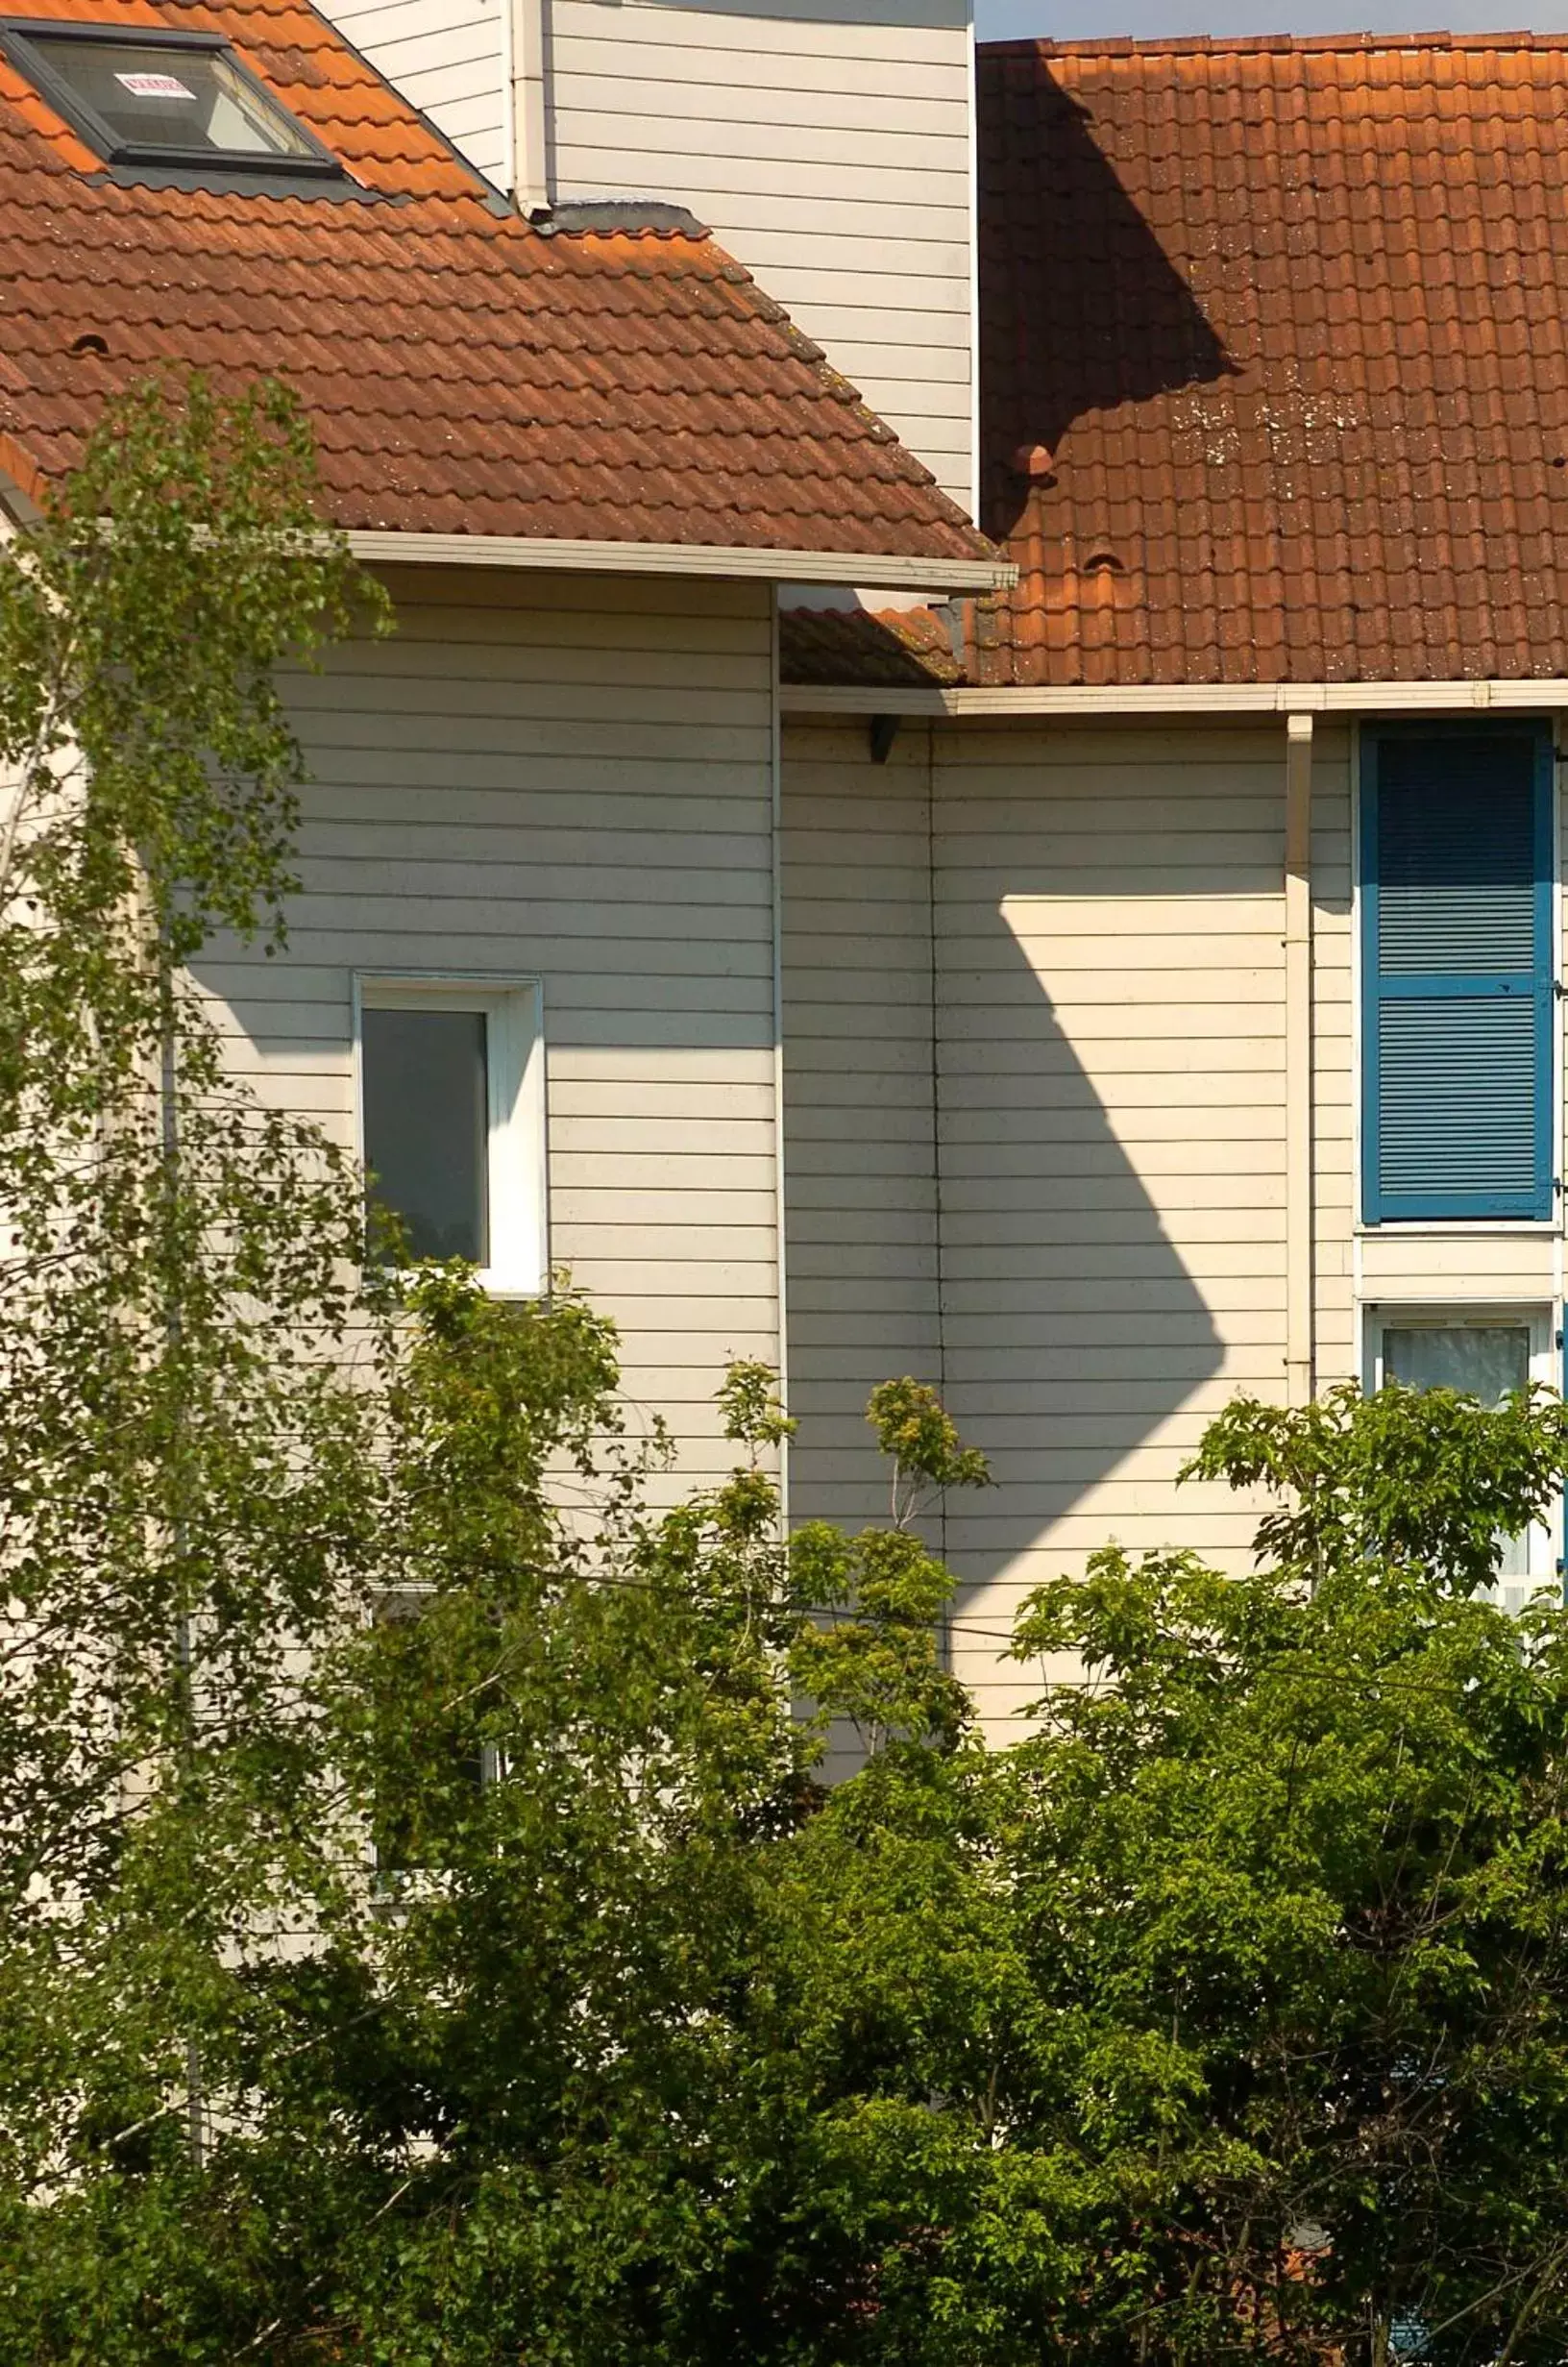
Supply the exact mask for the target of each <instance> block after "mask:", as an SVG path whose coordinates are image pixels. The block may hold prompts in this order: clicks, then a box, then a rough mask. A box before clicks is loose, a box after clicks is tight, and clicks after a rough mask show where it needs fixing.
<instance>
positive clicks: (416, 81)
mask: <svg viewBox="0 0 1568 2367" xmlns="http://www.w3.org/2000/svg"><path fill="white" fill-rule="evenodd" d="M318 4H319V6H320V8H321V12H322V14H323V15H324V16H326V17H328V18H329V19H330V20H331V23H332V24H334V25H336V27H337V28H338V30H339V32H340V33H343V34H345V35H346V36H347V37H348V38H349V39H350V40H351V41H353V42H354V43H355V46H356V47H357V48H358V49H360V50H361V51H362V52H363V53H364V55H365V56H366V57H367V58H368V59H369V60H370V62H371V63H372V65H374V66H376V67H377V68H378V69H379V71H380V73H382V74H384V75H385V76H386V78H387V80H388V81H389V82H394V83H396V84H397V86H398V87H399V88H400V89H401V90H402V91H403V93H404V96H405V97H406V98H409V99H411V100H412V101H413V103H414V105H415V106H416V107H419V108H422V109H423V110H424V111H425V113H426V114H428V115H429V118H430V120H431V122H432V123H433V124H435V125H436V126H437V128H438V129H439V130H440V131H443V132H444V133H445V134H446V136H447V137H448V138H449V139H450V140H451V141H452V142H453V145H454V146H455V147H457V148H460V149H461V150H462V152H463V154H464V156H466V157H467V159H468V160H469V162H470V163H471V164H474V165H476V166H477V167H478V170H479V171H480V172H481V173H483V174H485V175H486V176H487V177H488V179H490V180H491V181H493V182H495V183H496V185H498V186H499V187H505V186H506V185H508V182H509V177H510V163H509V159H510V152H511V139H510V131H509V126H508V123H507V110H508V107H509V104H510V98H509V93H508V90H507V87H506V84H507V76H506V62H505V61H506V45H505V34H504V12H505V9H506V7H507V5H508V0H318Z"/></svg>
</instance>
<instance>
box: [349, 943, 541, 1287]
mask: <svg viewBox="0 0 1568 2367" xmlns="http://www.w3.org/2000/svg"><path fill="white" fill-rule="evenodd" d="M354 1004H355V1084H356V1095H355V1098H356V1102H357V1110H358V1123H359V1155H360V1158H361V1160H362V1161H363V1164H364V1168H365V1172H366V1179H367V1185H366V1188H367V1192H368V1193H369V1195H370V1196H371V1198H372V1199H373V1200H374V1201H375V1202H377V1203H379V1204H380V1206H382V1207H384V1208H386V1209H389V1210H390V1211H391V1212H392V1213H393V1214H394V1215H395V1216H397V1217H398V1218H399V1219H400V1220H401V1221H402V1224H403V1227H404V1234H405V1237H406V1239H407V1244H408V1247H409V1249H410V1251H411V1252H412V1254H413V1255H414V1256H415V1257H416V1258H421V1257H424V1258H447V1257H460V1258H466V1259H467V1260H468V1261H469V1262H470V1264H472V1265H474V1266H477V1267H478V1270H479V1280H480V1282H481V1284H482V1286H483V1287H484V1289H486V1290H488V1291H493V1292H494V1293H496V1294H497V1295H498V1296H502V1297H512V1298H528V1297H536V1296H538V1295H539V1294H541V1293H542V1292H543V1291H544V1289H545V1287H546V1284H547V1281H548V1278H549V1272H550V1252H549V1227H548V1187H547V1171H546V1163H545V1047H544V1012H543V995H542V991H541V988H540V983H539V980H538V979H537V978H495V977H489V978H483V977H480V978H460V977H444V976H429V975H426V976H419V977H412V976H408V977H405V976H398V975H393V974H380V975H378V976H359V977H356V978H355V995H354Z"/></svg>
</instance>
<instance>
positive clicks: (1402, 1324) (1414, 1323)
mask: <svg viewBox="0 0 1568 2367" xmlns="http://www.w3.org/2000/svg"><path fill="white" fill-rule="evenodd" d="M1557 1380H1558V1359H1557V1347H1556V1320H1555V1319H1554V1317H1553V1314H1552V1311H1551V1309H1550V1308H1548V1307H1544V1306H1543V1307H1517V1306H1514V1307H1509V1306H1495V1307H1434V1306H1421V1307H1401V1306H1379V1307H1371V1308H1369V1309H1368V1310H1367V1316H1366V1383H1367V1386H1368V1387H1369V1388H1371V1389H1382V1387H1383V1386H1384V1382H1385V1381H1399V1382H1402V1383H1403V1384H1404V1385H1405V1387H1406V1388H1407V1389H1453V1390H1458V1392H1459V1393H1461V1394H1463V1395H1465V1396H1470V1397H1475V1398H1477V1399H1478V1400H1479V1401H1480V1403H1481V1404H1482V1405H1484V1406H1495V1405H1498V1404H1500V1403H1501V1401H1502V1399H1503V1398H1504V1397H1506V1396H1507V1394H1508V1393H1509V1392H1510V1391H1513V1390H1520V1389H1524V1388H1526V1387H1528V1386H1529V1384H1530V1383H1531V1381H1544V1382H1546V1383H1547V1384H1549V1385H1550V1386H1551V1387H1554V1388H1555V1387H1556V1384H1557ZM1560 1526H1561V1521H1560V1508H1559V1507H1556V1506H1554V1507H1553V1508H1552V1509H1551V1511H1550V1512H1549V1514H1548V1516H1547V1518H1546V1519H1544V1520H1539V1521H1536V1522H1534V1523H1533V1524H1532V1525H1531V1527H1530V1528H1529V1529H1526V1530H1524V1531H1523V1532H1522V1533H1521V1534H1520V1535H1519V1536H1517V1537H1509V1538H1507V1539H1505V1541H1504V1544H1503V1558H1502V1561H1501V1563H1500V1564H1499V1566H1498V1575H1497V1584H1496V1585H1495V1587H1493V1588H1491V1589H1490V1590H1489V1596H1490V1599H1491V1600H1492V1601H1493V1602H1496V1603H1500V1604H1501V1605H1502V1607H1503V1609H1504V1610H1505V1611H1523V1610H1524V1608H1525V1606H1526V1605H1527V1603H1529V1602H1531V1600H1532V1599H1533V1598H1534V1597H1535V1596H1536V1595H1537V1594H1539V1593H1540V1592H1541V1591H1542V1590H1543V1589H1550V1590H1556V1588H1558V1587H1559V1586H1560V1583H1561V1581H1560V1576H1559V1566H1558V1561H1557V1551H1558V1548H1557V1537H1558V1533H1559V1530H1560Z"/></svg>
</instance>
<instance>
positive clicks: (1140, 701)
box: [781, 675, 1568, 717]
mask: <svg viewBox="0 0 1568 2367" xmlns="http://www.w3.org/2000/svg"><path fill="white" fill-rule="evenodd" d="M781 703H782V705H783V707H784V709H785V712H786V713H788V714H791V715H926V716H942V715H951V716H961V715H975V716H986V715H989V716H1015V717H1023V716H1031V715H1045V716H1050V715H1057V716H1073V715H1125V716H1140V715H1142V716H1150V717H1154V716H1173V715H1176V716H1179V715H1191V716H1195V717H1202V716H1225V715H1401V714H1409V715H1447V714H1475V713H1478V712H1480V713H1483V714H1484V713H1491V714H1497V713H1500V712H1501V713H1505V714H1520V713H1530V714H1537V715H1538V714H1540V713H1541V712H1542V711H1543V710H1545V709H1550V708H1555V707H1568V677H1564V676H1562V675H1552V676H1547V677H1538V678H1534V679H1532V680H1528V681H1507V682H1169V683H1161V682H1137V683H1125V684H1119V685H1106V686H1104V687H1101V686H1098V685H1092V684H1087V683H1064V684H1060V685H1057V686H1055V687H1052V688H1049V689H1043V690H1027V689H1002V690H937V689H932V690H894V689H891V688H890V689H881V690H879V689H877V688H876V687H875V686H874V685H862V684H859V683H856V684H853V685H849V684H843V685H835V684H826V685H822V686H818V685H815V684H813V683H810V682H786V683H785V684H784V686H783V690H782V693H781Z"/></svg>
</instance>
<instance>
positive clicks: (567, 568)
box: [349, 528, 1018, 711]
mask: <svg viewBox="0 0 1568 2367" xmlns="http://www.w3.org/2000/svg"><path fill="white" fill-rule="evenodd" d="M349 549H350V550H351V551H352V552H353V554H354V555H355V558H356V559H363V560H365V561H366V562H367V563H368V564H369V565H371V566H382V567H516V568H533V569H551V570H559V571H560V572H562V573H565V574H570V575H591V576H707V577H719V578H724V579H731V580H735V579H748V580H751V581H755V582H762V583H846V584H854V585H861V584H863V585H864V586H865V587H866V589H867V590H868V591H897V592H924V593H929V594H931V595H932V596H936V595H937V594H938V593H939V592H942V591H946V592H991V591H1006V590H1007V589H1009V587H1010V586H1011V585H1013V584H1015V583H1017V579H1018V571H1017V568H1016V567H1015V566H1013V565H1012V564H1011V563H1010V562H1009V561H1007V560H1004V559H929V558H926V559H914V558H906V557H902V556H900V555H896V554H894V553H891V552H879V553H870V552H866V551H771V550H766V549H753V548H751V547H750V546H748V545H747V546H744V547H743V546H740V545H731V544H727V543H709V542H568V541H565V540H560V541H557V540H556V539H555V538H554V537H553V536H551V535H549V534H396V533H383V532H381V531H380V530H379V529H375V528H372V529H364V530H358V531H356V532H351V534H350V535H349ZM829 695H830V696H831V695H832V694H829ZM883 705H886V701H884V702H883ZM879 711H880V710H879Z"/></svg>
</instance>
